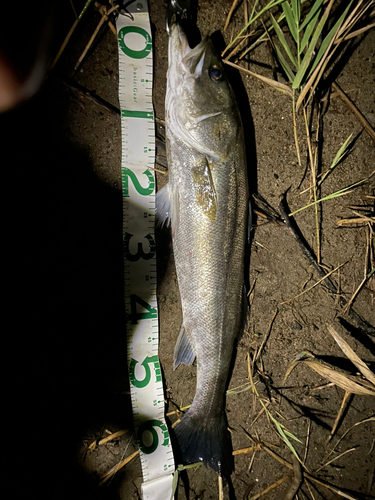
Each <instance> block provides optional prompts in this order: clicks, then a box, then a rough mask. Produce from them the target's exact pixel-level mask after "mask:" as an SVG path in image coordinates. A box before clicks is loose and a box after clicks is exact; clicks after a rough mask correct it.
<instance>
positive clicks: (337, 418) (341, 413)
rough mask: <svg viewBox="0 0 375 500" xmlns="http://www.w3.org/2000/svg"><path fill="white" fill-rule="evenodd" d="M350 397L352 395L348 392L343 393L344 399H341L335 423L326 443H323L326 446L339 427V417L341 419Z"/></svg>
mask: <svg viewBox="0 0 375 500" xmlns="http://www.w3.org/2000/svg"><path fill="white" fill-rule="evenodd" d="M351 395H352V394H351V393H350V392H348V391H345V393H344V397H343V399H342V402H341V406H340V409H339V412H338V414H337V417H336V420H335V423H334V424H333V427H332V430H331V432H330V434H329V436H328V438H327V440H326V443H325V444H326V446H327V444H328V443H329V442H330V441H331V439H332V438H333V436H334V434H335V432H336V430H337V427H338V425H339V423H340V421H341V417H342V415H343V413H344V410H345V408H346V406H347V405H348V403H349V397H350V396H351Z"/></svg>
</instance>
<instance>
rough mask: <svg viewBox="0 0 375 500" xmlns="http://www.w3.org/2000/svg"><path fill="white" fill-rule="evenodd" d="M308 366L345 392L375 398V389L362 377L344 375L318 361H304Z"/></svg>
mask: <svg viewBox="0 0 375 500" xmlns="http://www.w3.org/2000/svg"><path fill="white" fill-rule="evenodd" d="M303 363H305V364H306V365H307V366H309V367H310V368H312V369H313V370H314V371H316V372H317V373H319V375H321V376H322V377H324V378H326V379H328V380H329V381H330V382H333V383H334V384H336V385H337V386H338V387H341V389H344V391H347V392H350V393H352V394H359V395H361V396H375V387H374V386H373V384H371V383H370V382H367V381H366V380H362V379H361V378H360V377H356V376H353V375H348V374H344V373H342V372H341V371H338V370H337V368H333V367H331V366H330V365H328V364H326V363H323V362H322V361H320V360H318V359H306V360H304V361H303Z"/></svg>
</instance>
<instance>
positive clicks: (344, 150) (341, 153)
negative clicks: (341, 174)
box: [319, 134, 353, 186]
mask: <svg viewBox="0 0 375 500" xmlns="http://www.w3.org/2000/svg"><path fill="white" fill-rule="evenodd" d="M352 135H353V134H350V135H349V137H348V138H347V139H346V141H345V142H344V144H343V145H342V146H341V148H340V149H339V150H338V151H337V153H336V156H335V157H334V159H333V162H332V163H331V166H330V167H329V169H328V170H327V172H326V173H325V174H324V175H323V177H322V178H321V179H320V181H319V186H320V185H321V184H322V183H323V181H324V179H325V178H326V177H327V175H328V174H329V173H330V172H332V170H333V169H334V168H335V167H336V166H337V165H338V164H339V163H340V161H341V160H342V158H343V157H344V156H345V155H346V153H347V149H348V144H349V141H350V139H351V138H352Z"/></svg>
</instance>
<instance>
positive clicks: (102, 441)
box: [89, 429, 128, 450]
mask: <svg viewBox="0 0 375 500" xmlns="http://www.w3.org/2000/svg"><path fill="white" fill-rule="evenodd" d="M127 432H128V429H122V430H121V431H117V432H113V433H112V434H110V435H109V436H107V437H105V438H103V439H100V440H99V441H98V440H95V441H93V442H92V443H91V444H90V446H89V450H95V448H96V447H97V446H101V445H103V444H106V443H108V442H109V441H113V440H114V439H116V438H118V437H120V436H123V435H124V434H126V433H127Z"/></svg>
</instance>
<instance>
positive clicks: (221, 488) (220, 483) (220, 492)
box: [217, 474, 224, 500]
mask: <svg viewBox="0 0 375 500" xmlns="http://www.w3.org/2000/svg"><path fill="white" fill-rule="evenodd" d="M217 480H218V487H219V500H224V491H223V478H222V477H221V475H220V474H218V475H217Z"/></svg>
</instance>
